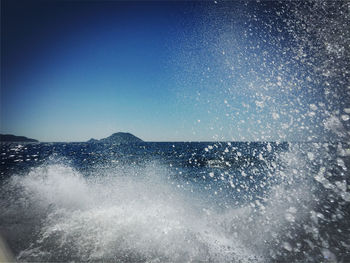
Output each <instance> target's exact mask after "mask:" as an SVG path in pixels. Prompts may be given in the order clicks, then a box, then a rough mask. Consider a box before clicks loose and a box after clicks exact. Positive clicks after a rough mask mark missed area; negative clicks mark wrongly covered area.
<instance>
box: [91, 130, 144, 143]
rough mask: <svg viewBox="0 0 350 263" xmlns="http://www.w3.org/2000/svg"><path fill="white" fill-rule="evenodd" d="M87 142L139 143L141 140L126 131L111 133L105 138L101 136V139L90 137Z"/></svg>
mask: <svg viewBox="0 0 350 263" xmlns="http://www.w3.org/2000/svg"><path fill="white" fill-rule="evenodd" d="M87 142H88V143H101V142H102V143H115V144H132V143H140V142H143V140H141V139H140V138H138V137H136V136H135V135H132V134H131V133H128V132H117V133H113V134H112V135H111V136H109V137H107V138H103V139H101V140H96V139H93V138H92V139H90V140H88V141H87Z"/></svg>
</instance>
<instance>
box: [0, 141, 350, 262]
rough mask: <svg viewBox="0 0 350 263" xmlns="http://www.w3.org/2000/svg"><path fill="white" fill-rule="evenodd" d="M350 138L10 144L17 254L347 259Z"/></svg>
mask: <svg viewBox="0 0 350 263" xmlns="http://www.w3.org/2000/svg"><path fill="white" fill-rule="evenodd" d="M349 149H350V147H349V144H347V143H273V142H270V143H262V142H261V143H257V142H254V143H253V142H252V143H245V142H201V143H197V142H196V143H195V142H193V143H180V142H176V143H169V142H166V143H152V142H148V143H140V144H133V145H130V144H128V145H113V144H102V143H36V144H2V145H1V185H0V187H1V189H0V234H1V236H2V239H4V241H5V242H6V243H7V246H8V247H9V250H10V251H11V253H12V256H13V258H14V259H17V260H18V261H36V262H37V261H39V262H42V261H45V262H47V261H106V262H294V261H300V262H321V261H322V262H337V261H339V262H349V261H350V252H349V251H350V242H349V240H350V238H349V237H350V235H349V234H350V223H349V216H350V213H349V212H350V206H349V203H350V193H349V172H348V167H349V155H350V150H349Z"/></svg>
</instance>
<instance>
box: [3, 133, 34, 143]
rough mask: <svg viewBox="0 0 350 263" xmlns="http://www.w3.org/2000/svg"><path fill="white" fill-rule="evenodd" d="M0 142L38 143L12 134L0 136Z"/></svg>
mask: <svg viewBox="0 0 350 263" xmlns="http://www.w3.org/2000/svg"><path fill="white" fill-rule="evenodd" d="M0 142H39V141H38V140H35V139H31V138H27V137H25V136H16V135H12V134H0Z"/></svg>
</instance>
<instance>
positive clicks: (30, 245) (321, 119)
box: [0, 1, 350, 262]
mask: <svg viewBox="0 0 350 263" xmlns="http://www.w3.org/2000/svg"><path fill="white" fill-rule="evenodd" d="M204 6H205V7H206V8H203V9H204V10H202V11H203V13H200V15H198V16H199V21H201V23H199V25H197V27H195V28H194V29H193V32H191V36H192V38H185V39H184V40H183V41H182V42H181V43H180V45H179V46H180V48H179V49H181V50H180V51H181V52H180V53H181V54H182V56H180V55H179V54H178V55H179V57H178V58H177V59H178V60H179V64H180V65H181V66H182V67H185V68H186V69H187V74H184V75H181V76H177V77H178V81H179V83H181V84H183V89H182V90H181V92H183V94H184V96H183V97H182V98H181V102H184V103H194V105H195V106H196V107H197V108H198V109H199V110H198V111H195V112H191V113H189V114H193V118H194V124H193V134H194V136H196V135H198V136H201V134H202V133H201V132H203V131H204V130H211V131H212V138H213V140H221V139H226V140H228V141H232V142H228V141H227V142H202V143H139V144H133V145H119V144H106V143H98V142H97V143H96V142H95V143H68V144H65V143H40V144H22V145H18V144H16V145H15V144H8V145H5V144H2V145H1V165H2V170H1V181H0V182H1V184H0V233H1V235H2V237H3V238H4V239H5V241H6V242H7V244H8V246H9V248H10V249H11V251H12V252H13V254H14V257H15V258H16V259H17V260H18V261H23V262H27V261H44V262H46V261H113V262H349V261H350V242H349V240H350V220H349V218H350V192H349V190H350V188H349V183H350V182H349V180H350V179H349V169H350V143H349V125H350V124H349V123H350V122H349V120H350V117H349V114H350V105H349V101H350V89H349V87H350V86H349V70H348V63H349V49H348V47H349V34H350V33H349V32H350V31H349V29H348V28H349V26H350V25H349V10H350V9H349V3H348V2H346V1H306V2H299V1H287V2H278V3H277V4H271V3H270V2H268V1H266V2H264V1H262V2H260V1H257V2H253V1H249V2H246V3H242V2H239V4H237V6H238V7H237V6H236V4H235V2H232V3H231V2H216V1H215V3H213V4H212V5H210V8H207V6H206V5H204ZM236 15H239V16H238V18H237V17H236V19H232V17H233V16H236ZM193 39H196V41H193ZM198 83H200V85H198ZM203 109H205V110H203ZM236 138H239V139H240V140H245V139H246V140H248V141H254V140H260V141H266V142H259V143H258V142H233V141H234V140H235V139H236ZM267 141H270V142H267ZM272 141H276V142H272ZM283 141H293V142H289V143H287V142H283Z"/></svg>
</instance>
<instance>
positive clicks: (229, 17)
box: [1, 0, 324, 141]
mask: <svg viewBox="0 0 350 263" xmlns="http://www.w3.org/2000/svg"><path fill="white" fill-rule="evenodd" d="M247 3H249V4H247ZM279 8H281V6H280V5H279V4H278V3H276V2H271V1H269V2H264V3H263V4H261V3H259V2H253V1H249V2H243V1H242V2H239V1H234V2H220V3H215V2H186V1H183V2H159V1H156V2H146V1H142V2H122V1H107V2H104V1H103V2H101V1H99V2H97V1H96V2H94V1H17V0H14V1H8V0H7V1H2V37H1V41H2V47H1V54H2V56H1V68H2V70H1V133H12V134H16V135H25V136H28V137H32V138H36V139H39V140H40V141H85V140H88V139H89V138H91V137H93V138H98V139H99V138H103V137H106V136H109V135H110V134H111V133H113V132H117V131H126V132H131V133H133V134H135V135H136V136H139V137H140V138H142V139H144V140H149V141H211V140H296V139H297V138H298V139H300V138H302V139H303V140H308V137H309V140H311V139H312V137H315V136H319V135H320V133H322V131H321V130H320V129H321V128H320V127H319V126H318V125H317V123H321V119H320V118H321V116H319V113H316V114H315V115H312V114H309V115H307V114H308V113H309V111H310V105H313V104H315V105H318V103H321V104H322V102H323V101H324V98H323V93H322V92H323V90H322V89H320V88H319V87H317V88H312V85H313V84H308V85H306V84H305V82H306V77H307V76H306V75H305V74H304V75H303V74H301V73H300V72H301V69H302V68H299V67H298V64H297V63H287V62H288V61H289V60H291V57H292V56H293V55H294V53H293V52H294V51H295V50H293V49H291V48H290V47H289V46H290V45H292V44H291V41H292V38H291V36H290V34H289V33H288V32H289V31H288V28H286V27H285V25H283V22H282V21H283V18H285V17H284V16H283V15H282V16H281V15H280V14H279V13H278V10H279ZM256 17H258V18H256ZM269 25H270V26H269ZM271 25H273V26H271ZM302 72H305V70H304V69H302ZM310 87H311V88H310ZM315 94H316V96H315ZM261 103H263V106H261ZM287 104H288V105H287ZM295 109H298V110H297V111H295ZM276 114H277V115H276ZM276 116H278V117H276ZM300 116H304V117H303V120H304V121H303V120H301V119H300ZM305 116H306V117H305ZM308 116H309V117H308ZM298 118H299V121H298ZM308 118H309V119H308ZM310 118H311V119H310ZM303 123H308V124H309V125H304V124H303ZM287 124H288V125H289V126H288V127H287V128H283V127H286V126H285V125H287ZM283 125H284V126H283ZM305 127H308V128H306V130H305ZM310 135H311V137H310ZM310 138H311V139H310Z"/></svg>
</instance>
